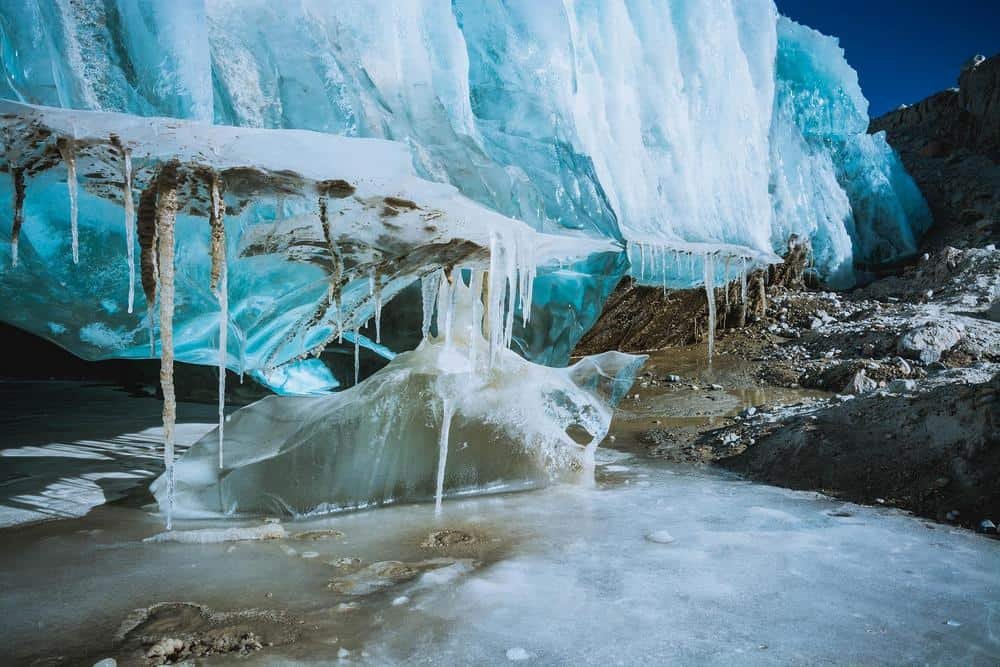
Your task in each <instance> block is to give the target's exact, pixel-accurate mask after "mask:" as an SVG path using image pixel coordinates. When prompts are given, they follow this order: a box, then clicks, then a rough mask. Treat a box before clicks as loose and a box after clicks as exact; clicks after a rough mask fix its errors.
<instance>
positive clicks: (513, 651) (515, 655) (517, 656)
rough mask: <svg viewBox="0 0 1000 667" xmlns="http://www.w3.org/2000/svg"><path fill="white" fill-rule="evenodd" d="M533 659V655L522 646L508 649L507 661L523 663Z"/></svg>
mask: <svg viewBox="0 0 1000 667" xmlns="http://www.w3.org/2000/svg"><path fill="white" fill-rule="evenodd" d="M532 657H534V656H533V655H532V654H531V653H528V652H527V651H526V650H524V649H523V648H521V647H520V646H515V647H514V648H509V649H507V659H508V660H510V661H511V662H521V661H522V660H528V659H530V658H532Z"/></svg>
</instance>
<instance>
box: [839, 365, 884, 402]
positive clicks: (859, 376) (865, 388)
mask: <svg viewBox="0 0 1000 667" xmlns="http://www.w3.org/2000/svg"><path fill="white" fill-rule="evenodd" d="M876 389H878V383H877V382H876V381H875V380H872V379H871V378H870V377H868V376H867V375H865V372H864V371H863V370H860V371H858V372H857V373H855V374H854V377H853V378H851V381H850V382H848V383H847V386H846V387H845V388H844V393H845V394H854V395H855V396H859V395H861V394H867V393H868V392H870V391H875V390H876Z"/></svg>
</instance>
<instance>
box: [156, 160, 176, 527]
mask: <svg viewBox="0 0 1000 667" xmlns="http://www.w3.org/2000/svg"><path fill="white" fill-rule="evenodd" d="M176 216H177V166H176V165H174V164H168V165H167V167H165V168H164V171H163V172H162V173H161V175H160V179H159V192H158V195H157V201H156V233H157V241H158V248H157V255H158V256H159V258H158V264H157V267H158V274H159V281H158V283H159V290H158V291H159V301H160V385H161V387H162V389H163V459H164V464H165V466H166V469H167V473H166V474H167V530H170V529H171V528H172V526H173V509H174V423H175V422H176V420H177V400H176V396H175V394H174V331H173V328H174V327H173V323H174V221H175V219H176Z"/></svg>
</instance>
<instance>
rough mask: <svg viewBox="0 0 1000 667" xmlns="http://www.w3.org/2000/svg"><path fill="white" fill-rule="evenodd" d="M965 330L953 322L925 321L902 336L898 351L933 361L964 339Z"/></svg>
mask: <svg viewBox="0 0 1000 667" xmlns="http://www.w3.org/2000/svg"><path fill="white" fill-rule="evenodd" d="M963 331H964V330H963V327H962V326H961V325H959V324H954V323H951V322H925V323H923V324H920V325H917V326H915V327H913V328H911V329H909V330H908V331H906V332H905V333H904V334H903V335H902V336H900V337H899V341H897V343H896V351H897V352H898V353H899V354H900V355H901V356H904V357H908V358H910V359H919V360H920V361H922V362H923V363H925V364H929V363H933V362H935V361H938V360H939V359H940V358H941V354H942V353H944V352H947V351H948V350H950V349H951V348H953V347H955V345H956V344H957V343H958V341H960V340H962V334H963Z"/></svg>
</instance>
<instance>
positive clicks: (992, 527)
mask: <svg viewBox="0 0 1000 667" xmlns="http://www.w3.org/2000/svg"><path fill="white" fill-rule="evenodd" d="M979 532H981V533H987V534H992V533H995V532H997V525H996V524H995V523H993V522H992V521H990V520H989V519H983V520H982V521H980V522H979Z"/></svg>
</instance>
